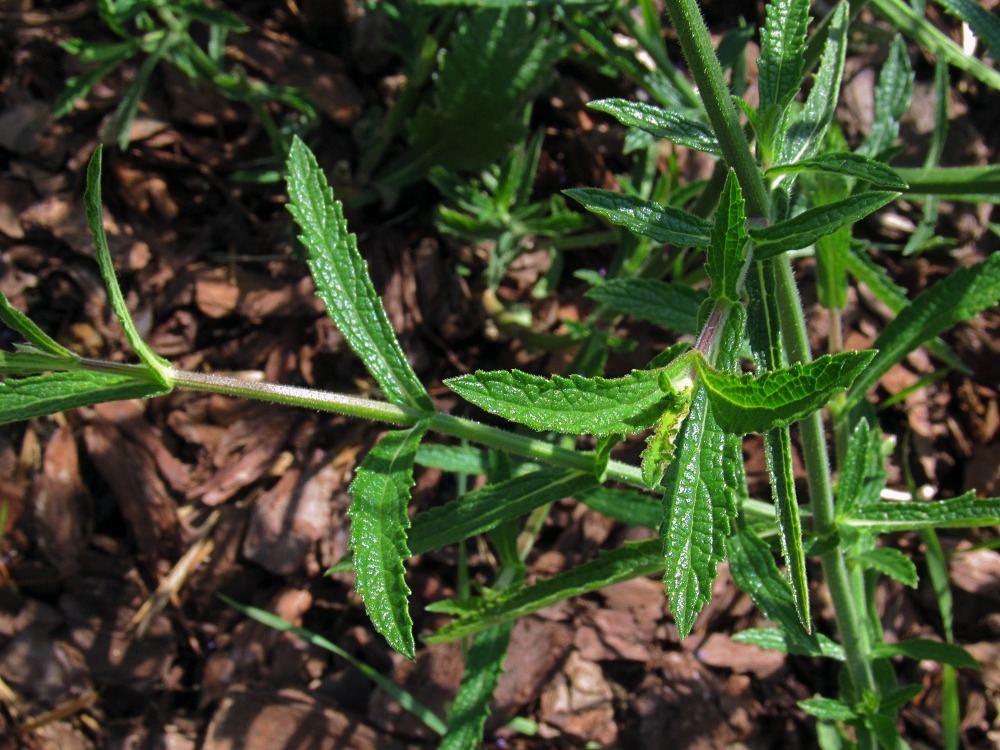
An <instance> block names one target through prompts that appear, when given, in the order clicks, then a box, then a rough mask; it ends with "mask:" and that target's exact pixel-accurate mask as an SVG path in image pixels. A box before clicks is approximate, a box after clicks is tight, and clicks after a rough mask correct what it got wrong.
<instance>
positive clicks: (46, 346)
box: [0, 292, 78, 372]
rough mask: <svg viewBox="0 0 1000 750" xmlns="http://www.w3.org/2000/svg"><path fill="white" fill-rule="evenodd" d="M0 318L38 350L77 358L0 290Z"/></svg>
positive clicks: (65, 357)
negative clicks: (11, 302)
mask: <svg viewBox="0 0 1000 750" xmlns="http://www.w3.org/2000/svg"><path fill="white" fill-rule="evenodd" d="M0 320H2V321H3V322H4V324H5V325H6V326H8V327H9V328H11V329H13V330H15V331H17V332H18V333H20V334H21V335H22V336H24V338H25V339H27V340H28V342H29V343H30V344H31V345H32V346H34V347H35V348H36V349H38V350H39V351H40V352H45V353H47V354H51V355H53V356H55V357H61V358H64V359H78V357H77V356H76V355H75V354H74V353H73V352H71V351H70V350H69V349H67V348H66V347H65V346H63V345H62V344H60V343H59V342H58V341H56V340H55V339H54V338H52V337H51V336H49V335H48V334H47V333H45V331H43V330H42V329H41V328H39V327H38V326H37V325H35V322H34V321H33V320H31V319H30V318H29V317H28V316H27V315H25V314H24V313H23V312H21V311H20V310H18V309H17V308H16V307H14V306H13V305H12V304H10V300H9V299H7V297H6V296H5V295H4V294H3V293H2V292H0ZM8 372H9V371H8Z"/></svg>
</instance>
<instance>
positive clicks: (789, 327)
mask: <svg viewBox="0 0 1000 750" xmlns="http://www.w3.org/2000/svg"><path fill="white" fill-rule="evenodd" d="M775 269H776V276H777V278H776V281H777V294H778V310H779V313H780V315H781V330H782V339H783V342H784V344H785V349H786V351H787V352H788V359H789V361H790V362H792V363H797V362H808V361H810V360H811V359H812V353H811V351H810V348H809V341H808V338H807V336H806V331H805V323H804V321H805V314H804V312H803V310H802V302H801V300H800V299H799V294H798V289H797V288H796V285H795V278H794V276H793V274H792V265H791V262H790V261H789V259H788V254H787V253H785V254H783V255H781V256H779V258H778V259H777V262H776V263H775ZM798 425H799V430H800V433H801V436H802V455H803V460H804V461H805V465H806V473H807V475H808V483H809V504H810V507H811V508H812V515H813V519H812V520H813V529H814V531H815V532H816V535H817V536H818V537H819V538H820V539H823V538H828V537H830V536H831V535H833V534H834V533H835V532H836V528H837V520H836V509H835V506H834V500H833V485H832V483H831V481H830V464H829V460H828V456H827V446H826V436H825V432H824V430H823V418H822V416H821V414H820V412H819V411H814V412H813V413H812V414H810V415H809V416H808V417H806V418H804V419H802V420H801V421H800V422H799V423H798ZM820 563H821V564H822V566H823V577H824V578H825V579H826V585H827V588H828V589H829V591H830V598H831V600H832V601H833V608H834V614H835V617H836V619H837V630H838V631H839V632H840V639H841V641H842V643H843V646H844V654H845V658H846V663H847V669H848V671H849V672H850V675H851V681H852V682H853V684H854V689H855V691H857V693H858V696H856V697H860V695H861V693H864V692H870V693H876V692H877V686H876V684H875V676H874V674H873V672H872V668H871V654H872V646H871V642H870V639H869V634H868V629H867V627H866V626H865V623H864V622H863V621H862V619H861V612H860V611H859V609H858V606H857V593H858V592H855V591H853V587H852V586H851V577H850V572H849V570H848V568H847V561H846V560H845V558H844V554H843V550H842V549H841V548H840V547H839V546H838V547H832V548H830V549H828V550H827V551H826V552H824V553H823V554H821V555H820Z"/></svg>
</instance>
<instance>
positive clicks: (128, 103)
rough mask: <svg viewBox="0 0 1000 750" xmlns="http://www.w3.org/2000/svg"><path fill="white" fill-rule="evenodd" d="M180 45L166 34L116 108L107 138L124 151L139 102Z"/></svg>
mask: <svg viewBox="0 0 1000 750" xmlns="http://www.w3.org/2000/svg"><path fill="white" fill-rule="evenodd" d="M177 43H178V40H177V37H175V36H174V35H172V34H164V35H163V37H162V38H161V39H160V40H159V42H158V43H157V45H156V47H155V48H154V49H153V50H152V51H150V53H149V54H148V55H147V56H146V59H145V60H143V61H142V65H141V66H140V68H139V72H138V73H136V76H135V78H134V79H133V80H132V82H131V83H130V84H129V86H128V88H127V89H126V90H125V94H124V95H123V96H122V100H121V102H119V104H118V107H117V108H115V113H114V115H112V117H111V120H110V121H109V124H108V129H107V137H108V138H109V139H112V140H115V141H117V142H118V148H120V149H121V150H122V151H124V150H125V149H127V148H128V144H129V141H130V137H131V129H132V121H133V120H135V115H136V113H137V112H138V111H139V102H141V101H142V95H143V94H144V93H145V92H146V86H147V85H148V84H149V79H150V77H151V76H152V75H153V71H154V70H155V69H156V66H157V65H159V63H160V60H162V59H163V57H164V56H165V55H166V54H167V53H168V52H169V51H170V49H171V47H173V46H174V45H176V44H177Z"/></svg>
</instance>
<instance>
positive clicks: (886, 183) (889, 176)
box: [764, 152, 909, 190]
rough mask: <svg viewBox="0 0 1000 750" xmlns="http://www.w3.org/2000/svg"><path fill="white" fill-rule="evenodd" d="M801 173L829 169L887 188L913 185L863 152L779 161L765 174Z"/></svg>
mask: <svg viewBox="0 0 1000 750" xmlns="http://www.w3.org/2000/svg"><path fill="white" fill-rule="evenodd" d="M799 172H825V173H829V174H840V175H846V176H848V177H856V178H858V179H859V180H864V181H865V182H870V183H872V185H874V186H875V187H878V188H884V189H886V190H906V189H907V187H909V186H908V185H907V184H906V183H905V182H904V181H903V179H902V178H901V177H900V176H899V174H898V173H897V172H896V171H895V170H894V169H892V168H891V167H888V166H886V165H885V164H883V163H882V162H880V161H875V160H874V159H869V158H868V157H867V156H863V155H862V154H852V153H850V152H834V153H826V154H819V155H817V156H814V157H812V158H810V159H801V160H800V161H796V162H792V163H790V164H776V165H775V166H773V167H769V168H768V169H766V170H765V171H764V174H765V175H766V176H768V177H773V176H774V175H779V174H795V173H799Z"/></svg>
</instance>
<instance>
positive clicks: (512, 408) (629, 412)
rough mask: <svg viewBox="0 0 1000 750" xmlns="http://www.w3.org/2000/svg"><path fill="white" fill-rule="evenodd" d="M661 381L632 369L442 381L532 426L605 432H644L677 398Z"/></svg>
mask: <svg viewBox="0 0 1000 750" xmlns="http://www.w3.org/2000/svg"><path fill="white" fill-rule="evenodd" d="M661 380H662V378H661V372H659V371H654V370H633V371H632V372H631V373H629V374H628V375H626V376H624V377H621V378H615V379H613V380H607V379H605V378H584V377H581V376H579V375H571V376H570V377H568V378H564V377H561V376H559V375H554V376H553V377H552V378H551V379H549V378H543V377H540V376H538V375H529V374H528V373H524V372H520V371H519V370H511V371H507V370H497V371H494V372H481V371H480V372H475V373H472V374H469V375H461V376H459V377H457V378H449V379H448V380H446V381H445V385H447V386H448V387H449V388H450V389H451V390H453V391H454V392H455V393H457V394H458V395H459V396H461V397H462V398H464V399H465V400H466V401H469V402H471V403H473V404H475V405H476V406H478V407H479V408H481V409H484V410H485V411H488V412H490V413H491V414H496V415H498V416H501V417H503V418H504V419H509V420H510V421H512V422H517V423H518V424H523V425H526V426H528V427H530V428H532V429H533V430H538V431H540V432H546V431H549V430H551V431H553V432H562V433H565V434H569V435H610V434H615V433H622V434H630V433H635V432H639V431H641V430H644V429H646V428H647V427H649V426H650V425H652V424H653V423H655V422H656V420H657V418H658V417H659V416H660V414H662V413H663V411H664V410H665V409H667V408H669V407H671V406H672V405H674V404H675V403H676V402H677V400H678V398H679V396H678V394H677V393H676V392H673V391H665V390H663V388H662V386H661Z"/></svg>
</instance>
